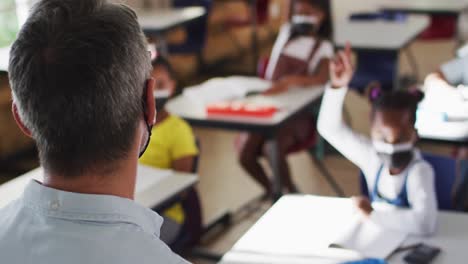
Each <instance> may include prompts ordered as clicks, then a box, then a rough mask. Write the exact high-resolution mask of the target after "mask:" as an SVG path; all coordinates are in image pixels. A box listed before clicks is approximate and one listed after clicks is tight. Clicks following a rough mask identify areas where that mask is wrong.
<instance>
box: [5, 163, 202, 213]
mask: <svg viewBox="0 0 468 264" xmlns="http://www.w3.org/2000/svg"><path fill="white" fill-rule="evenodd" d="M43 173H44V172H43V169H42V168H37V169H35V170H32V171H30V172H28V173H26V174H24V175H21V176H18V177H17V178H15V179H13V180H11V181H8V182H6V183H4V184H2V185H0V208H2V207H3V206H5V205H7V204H8V203H10V202H11V201H13V200H15V199H17V198H18V197H20V196H21V194H22V193H23V190H24V188H25V187H26V185H27V184H28V183H29V182H30V181H31V180H33V179H34V180H39V181H41V180H42V177H43ZM197 181H198V177H197V176H196V175H195V174H186V173H178V172H173V171H168V170H159V169H155V168H151V167H147V166H142V165H139V166H138V174H137V184H136V188H135V201H136V202H137V203H139V204H141V205H143V206H145V207H148V208H152V207H156V206H158V205H160V204H161V203H163V202H165V201H166V200H168V199H170V198H172V197H173V196H174V195H176V194H178V193H180V192H182V191H184V190H186V189H187V188H189V187H191V186H193V185H194V184H195V183H196V182H197Z"/></svg>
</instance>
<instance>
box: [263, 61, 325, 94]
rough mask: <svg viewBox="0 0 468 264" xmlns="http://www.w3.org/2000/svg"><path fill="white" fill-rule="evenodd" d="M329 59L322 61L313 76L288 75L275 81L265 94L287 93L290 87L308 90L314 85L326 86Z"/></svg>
mask: <svg viewBox="0 0 468 264" xmlns="http://www.w3.org/2000/svg"><path fill="white" fill-rule="evenodd" d="M329 63H330V60H329V59H322V60H321V61H320V62H319V64H318V66H317V71H316V73H315V74H314V75H289V76H286V77H284V78H282V79H281V80H279V81H277V82H276V83H275V84H274V85H273V87H272V88H270V89H268V90H267V91H266V92H265V94H266V95H272V94H278V93H282V92H285V91H287V90H288V89H289V88H290V87H303V88H308V87H310V86H315V85H323V84H326V83H327V81H328V79H329V76H330V71H329V67H328V64H329Z"/></svg>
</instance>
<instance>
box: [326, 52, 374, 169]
mask: <svg viewBox="0 0 468 264" xmlns="http://www.w3.org/2000/svg"><path fill="white" fill-rule="evenodd" d="M353 74H354V69H353V66H352V64H351V49H350V47H347V49H346V52H343V51H340V52H339V53H338V56H337V59H335V60H334V61H333V62H331V63H330V76H331V84H330V85H328V87H327V88H326V89H325V94H324V96H323V99H322V105H321V108H320V114H319V119H318V131H319V133H320V134H321V135H322V136H323V137H324V138H325V139H326V140H327V141H328V142H329V143H330V144H332V145H333V147H335V148H336V149H337V150H338V151H339V152H341V154H343V155H344V156H345V157H346V158H347V159H349V160H350V161H352V162H353V163H354V164H356V165H357V166H358V167H359V168H361V170H363V171H364V172H366V171H367V168H368V167H369V164H372V161H373V160H374V159H375V156H376V155H375V151H374V150H373V147H372V144H371V143H370V140H369V139H368V138H366V137H364V136H362V135H359V134H357V133H355V132H354V131H352V129H351V128H350V127H349V126H348V125H346V124H345V122H344V121H343V116H342V113H343V104H344V100H345V97H346V93H347V91H348V89H347V88H346V87H347V85H348V84H349V82H350V81H351V79H352V77H353ZM365 175H366V176H368V173H365ZM371 176H373V175H371Z"/></svg>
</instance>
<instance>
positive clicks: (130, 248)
mask: <svg viewBox="0 0 468 264" xmlns="http://www.w3.org/2000/svg"><path fill="white" fill-rule="evenodd" d="M162 223H163V219H162V217H161V216H159V215H158V214H157V213H155V212H154V211H152V210H150V209H148V208H145V207H143V206H140V205H138V204H137V203H135V202H134V201H132V200H129V199H125V198H121V197H117V196H111V195H91V194H79V193H71V192H64V191H59V190H56V189H52V188H48V187H45V186H43V185H41V184H40V183H38V182H36V181H34V180H32V181H31V182H30V183H29V184H28V185H27V187H26V189H25V191H24V194H23V196H22V197H21V198H20V199H18V200H16V201H14V202H12V203H11V204H9V205H7V206H6V207H4V208H3V209H1V210H0V257H1V260H0V262H1V263H18V264H19V263H21V264H63V263H67V264H81V263H86V264H103V263H112V264H129V263H138V264H155V263H164V264H166V263H167V264H186V263H188V262H186V261H185V260H184V259H182V258H181V257H179V256H178V255H176V254H174V253H173V252H172V251H171V250H170V249H169V247H168V246H166V245H165V244H164V243H163V242H162V241H161V240H160V239H159V235H160V229H161V225H162Z"/></svg>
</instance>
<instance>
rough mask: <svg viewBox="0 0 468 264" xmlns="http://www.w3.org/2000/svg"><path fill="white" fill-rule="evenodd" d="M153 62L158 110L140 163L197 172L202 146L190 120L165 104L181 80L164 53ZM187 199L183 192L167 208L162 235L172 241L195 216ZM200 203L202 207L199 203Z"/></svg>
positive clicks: (164, 214) (166, 239)
mask: <svg viewBox="0 0 468 264" xmlns="http://www.w3.org/2000/svg"><path fill="white" fill-rule="evenodd" d="M152 65H153V72H152V77H153V78H154V79H155V83H156V84H155V91H154V95H155V98H156V110H157V115H156V124H155V126H154V127H153V129H152V136H151V140H150V142H149V144H148V148H147V149H146V152H145V154H144V155H143V156H142V157H141V158H140V163H141V164H144V165H148V166H152V167H156V168H159V169H172V170H175V171H180V172H189V173H190V172H193V171H194V166H195V158H196V156H197V155H198V148H197V145H196V141H195V136H194V135H193V131H192V128H191V127H190V125H189V124H188V123H187V122H185V121H184V120H182V119H181V118H179V117H177V116H174V115H171V114H170V113H169V112H167V111H166V110H165V108H164V106H165V104H166V102H167V101H168V100H169V99H170V97H171V96H172V95H173V94H174V93H175V90H176V86H177V82H176V80H175V78H174V71H173V69H172V67H171V65H170V64H169V62H168V61H167V60H166V59H165V58H163V57H161V56H158V57H157V58H156V59H154V60H153V61H152ZM192 192H194V190H192ZM192 194H193V193H192ZM195 196H196V194H195ZM191 197H192V198H193V196H191ZM195 198H198V197H195ZM186 199H187V197H186V195H182V196H181V197H180V198H179V199H178V201H177V202H175V203H174V205H173V206H171V207H170V208H169V209H167V210H166V211H164V212H163V217H164V224H163V226H162V228H161V239H162V240H163V241H164V242H166V243H167V244H169V245H170V244H172V243H174V242H176V240H177V239H178V237H179V236H180V234H181V233H182V232H183V229H184V226H186V225H185V222H186V218H190V217H191V216H190V215H187V214H186V212H184V206H183V204H184V203H185V202H186V201H185V200H186ZM192 200H193V199H192ZM197 200H198V199H197ZM192 202H193V201H191V203H192ZM196 203H198V201H196ZM197 207H198V209H199V205H198V206H197ZM198 215H199V212H198ZM198 218H199V217H198Z"/></svg>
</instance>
